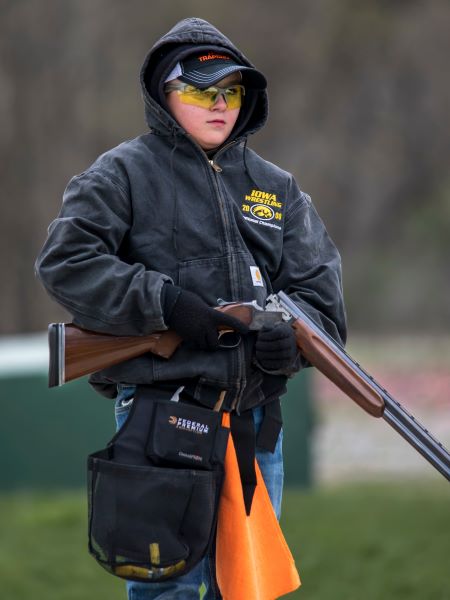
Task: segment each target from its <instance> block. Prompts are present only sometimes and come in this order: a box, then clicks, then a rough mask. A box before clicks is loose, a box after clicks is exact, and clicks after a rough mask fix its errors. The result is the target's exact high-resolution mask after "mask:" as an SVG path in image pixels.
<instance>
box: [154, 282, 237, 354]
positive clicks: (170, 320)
mask: <svg viewBox="0 0 450 600" xmlns="http://www.w3.org/2000/svg"><path fill="white" fill-rule="evenodd" d="M162 304H163V313H164V321H165V322H166V323H167V325H168V327H169V329H173V330H174V331H175V332H176V333H178V335H180V336H181V337H182V338H183V339H184V340H186V341H189V342H191V343H192V344H193V345H194V346H196V347H197V348H200V349H201V350H215V349H216V348H217V347H218V346H219V331H218V330H219V328H226V329H228V328H229V329H233V330H234V331H237V332H238V333H242V334H246V333H248V327H247V325H245V324H244V323H242V321H239V319H235V318H234V317H231V316H230V315H227V314H225V313H223V312H221V311H219V310H216V309H214V308H211V307H210V306H208V305H207V304H206V302H204V301H203V300H202V299H201V298H200V296H197V294H194V293H192V292H189V291H187V290H182V289H181V288H179V287H177V286H175V285H171V284H165V285H164V288H163V295H162Z"/></svg>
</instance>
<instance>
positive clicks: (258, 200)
mask: <svg viewBox="0 0 450 600" xmlns="http://www.w3.org/2000/svg"><path fill="white" fill-rule="evenodd" d="M282 208H283V203H282V202H280V201H279V200H278V199H277V195H276V194H272V193H270V192H263V191H262V190H252V191H251V192H250V194H246V195H245V197H244V202H243V203H242V212H243V213H244V214H243V216H244V219H245V220H246V221H251V222H252V223H257V224H258V225H264V226H266V227H272V228H273V229H281V227H280V225H278V223H279V222H280V221H281V220H282V219H283V212H282Z"/></svg>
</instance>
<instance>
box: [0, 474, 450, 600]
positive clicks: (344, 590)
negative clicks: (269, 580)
mask: <svg viewBox="0 0 450 600" xmlns="http://www.w3.org/2000/svg"><path fill="white" fill-rule="evenodd" d="M447 488H448V483H446V482H444V480H443V481H442V482H439V483H438V482H436V484H435V485H429V484H427V485H425V484H422V483H420V482H409V483H403V484H398V483H397V484H386V483H384V484H383V483H379V484H375V483H371V484H359V485H351V486H345V487H344V486H339V487H335V488H322V489H316V490H314V491H313V492H308V493H305V492H299V491H296V490H295V489H292V488H291V489H287V490H286V492H285V495H284V502H283V516H282V527H283V531H284V533H285V535H286V538H287V541H288V543H289V546H290V548H291V551H292V553H293V555H294V558H295V560H296V563H297V566H298V569H299V571H300V576H301V578H302V581H303V585H302V587H301V588H300V589H299V590H298V591H297V592H294V593H293V594H289V595H288V596H286V599H287V598H291V599H292V600H294V598H300V599H301V598H307V599H308V600H341V599H344V598H345V600H360V599H361V598H362V597H364V598H367V600H402V599H405V600H406V599H407V600H447V599H448V597H449V594H448V556H449V552H450V540H449V536H448V528H449V526H450V518H449V511H448V501H449V497H448V489H447ZM86 514H87V508H86V500H85V498H84V496H83V494H82V493H81V492H65V493H62V492H58V493H53V494H52V495H51V496H50V495H45V494H36V493H34V494H31V493H30V494H24V493H22V494H8V495H3V496H2V497H0V529H1V532H2V536H1V538H0V579H1V582H2V597H3V598H7V599H8V600H24V599H28V598H45V600H80V599H81V598H95V600H113V599H117V600H119V598H124V597H125V589H124V587H125V586H124V582H123V581H121V580H120V579H118V578H116V577H113V576H111V575H109V574H108V573H106V571H104V570H103V569H102V568H101V567H99V566H98V565H97V564H96V562H95V561H94V559H93V558H91V557H90V556H89V554H88V551H87V541H86V540H87V517H86ZM362 590H364V591H363V592H362Z"/></svg>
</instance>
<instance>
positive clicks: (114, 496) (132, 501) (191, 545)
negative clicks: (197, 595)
mask: <svg viewBox="0 0 450 600" xmlns="http://www.w3.org/2000/svg"><path fill="white" fill-rule="evenodd" d="M170 397H171V395H170V394H164V393H161V391H160V390H158V393H157V391H156V390H155V389H153V388H150V387H147V386H138V388H137V391H136V396H135V399H134V401H133V405H132V409H131V412H130V415H129V417H128V419H127V421H126V423H125V425H124V426H123V427H122V429H120V430H119V432H118V433H117V434H116V435H115V436H114V438H113V439H112V440H111V442H110V443H109V444H108V446H107V448H105V449H103V450H100V451H99V452H96V453H94V454H91V455H90V456H89V458H88V493H89V551H90V553H91V554H92V555H93V556H94V558H95V559H96V560H97V562H98V563H99V564H100V565H101V566H102V567H104V568H105V569H106V570H107V571H109V572H110V573H113V574H115V575H117V576H119V577H122V578H124V579H131V580H135V581H145V582H149V583H151V582H158V581H162V580H167V579H170V578H175V577H178V576H180V575H183V574H185V573H187V572H189V571H190V570H191V569H192V568H193V567H194V566H195V565H196V564H197V563H198V562H199V561H200V560H201V559H202V558H203V557H204V556H205V555H206V554H207V552H208V550H209V547H210V545H211V543H212V540H213V539H214V533H215V528H216V521H217V508H218V503H219V498H220V491H221V487H222V480H223V460H224V455H225V451H226V444H227V440H228V433H229V429H228V428H225V427H223V426H222V423H221V419H222V413H221V412H214V411H211V410H209V409H207V408H204V407H200V406H197V405H194V404H187V403H184V402H183V401H182V398H181V400H180V401H178V402H174V401H172V400H170Z"/></svg>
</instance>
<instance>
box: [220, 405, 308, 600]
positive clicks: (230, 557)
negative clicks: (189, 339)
mask: <svg viewBox="0 0 450 600" xmlns="http://www.w3.org/2000/svg"><path fill="white" fill-rule="evenodd" d="M223 425H224V426H225V427H229V426H230V416H229V414H227V413H224V415H223ZM255 466H256V478H257V486H256V490H255V495H254V497H253V503H252V509H251V512H250V515H249V516H247V515H246V514H245V507H244V499H243V495H242V486H241V480H240V476H239V467H238V463H237V458H236V451H235V448H234V444H233V440H232V437H231V435H230V437H229V441H228V447H227V452H226V456H225V480H224V484H223V489H222V495H221V499H220V505H219V517H218V524H217V549H216V574H217V582H218V584H219V589H220V592H221V594H222V596H223V599H224V600H274V599H275V598H279V597H280V596H283V595H284V594H288V593H289V592H292V591H294V590H296V589H297V588H298V587H299V586H300V577H299V575H298V572H297V569H296V568H295V563H294V559H293V557H292V554H291V552H290V550H289V548H288V545H287V543H286V540H285V539H284V536H283V533H282V531H281V528H280V525H279V523H278V520H277V518H276V516H275V512H274V510H273V507H272V504H271V502H270V498H269V494H268V492H267V489H266V486H265V483H264V480H263V478H262V475H261V471H260V470H259V467H258V464H257V463H256V465H255Z"/></svg>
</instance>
